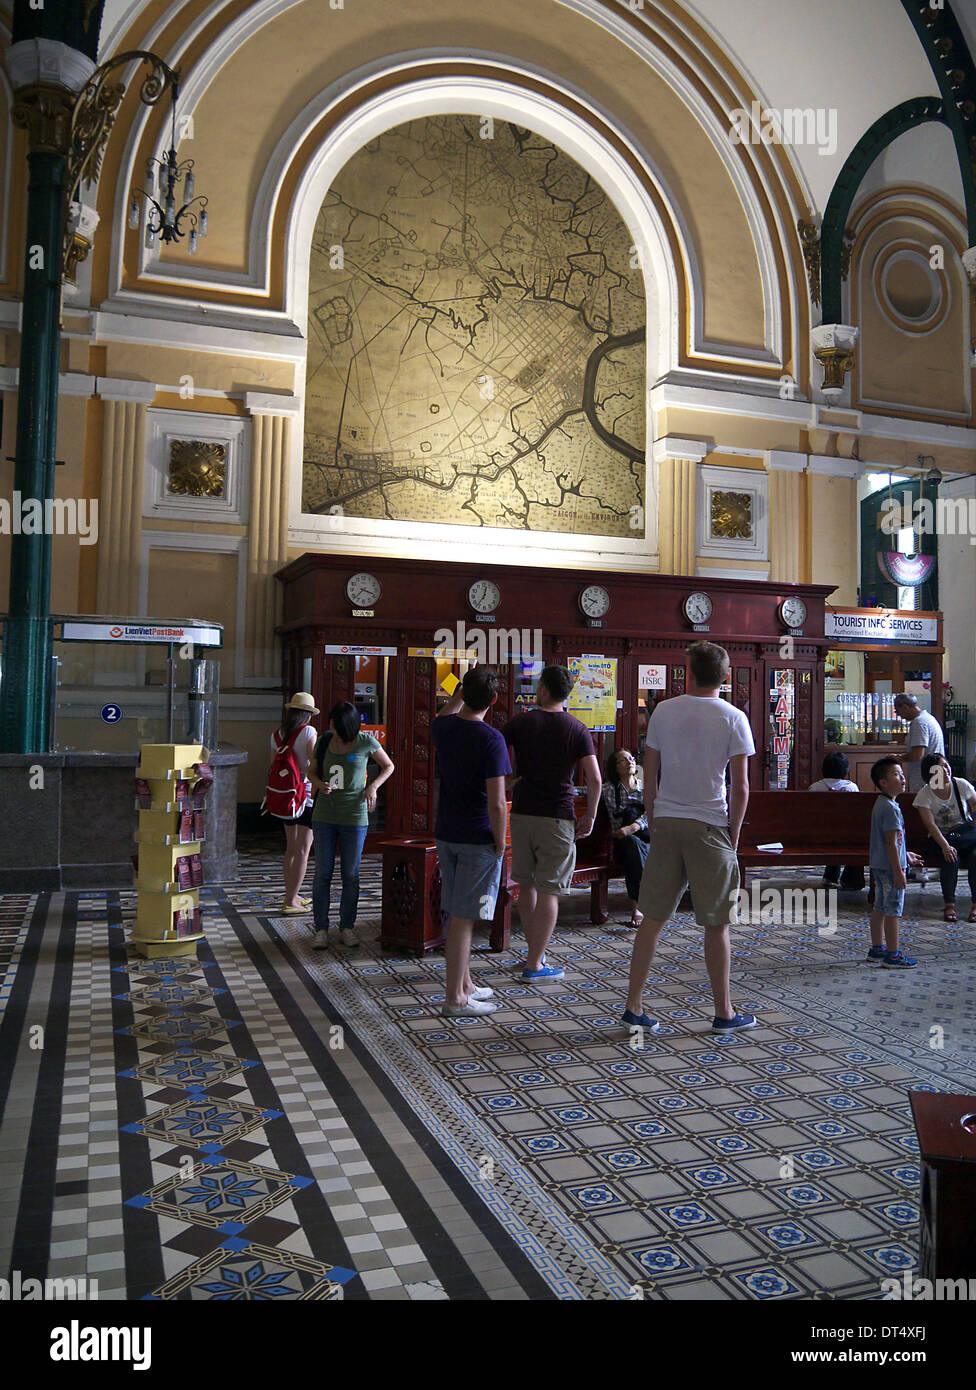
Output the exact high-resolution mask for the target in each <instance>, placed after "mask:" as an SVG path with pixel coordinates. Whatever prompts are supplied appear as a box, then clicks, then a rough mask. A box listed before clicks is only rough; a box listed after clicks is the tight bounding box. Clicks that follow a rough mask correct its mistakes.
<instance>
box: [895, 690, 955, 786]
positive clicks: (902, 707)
mask: <svg viewBox="0 0 976 1390" xmlns="http://www.w3.org/2000/svg"><path fill="white" fill-rule="evenodd" d="M895 714H897V716H898V718H899V719H907V720H908V721H909V729H908V738H907V740H906V742H907V743H908V753H907V754H906V755H905V757H904V759H903V760H902V761H903V763H904V767H905V776H906V777H907V778H908V790H909V791H910V792H917V791H921V789H922V759H923V758H925V757H928V756H929V755H931V756H932V757H933V758H941V757H942V755H943V754H944V753H945V739H944V738H943V736H942V727H941V725H940V724H939V721H938V720H937V719H933V717H932V715H931V714H929V713H928V712H927V711H926V710H924V709H922V707H921V705H920V704H919V703H918V701H917V700H916V698H915V696H914V695H908V694H905V693H904V692H902V693H901V694H899V695H896V696H895Z"/></svg>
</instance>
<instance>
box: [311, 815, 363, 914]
mask: <svg viewBox="0 0 976 1390" xmlns="http://www.w3.org/2000/svg"><path fill="white" fill-rule="evenodd" d="M368 829H369V827H368V826H366V825H323V824H322V823H321V822H318V821H316V822H313V824H312V835H313V838H314V841H315V879H314V881H313V883H312V913H313V915H314V919H315V930H316V931H328V929H329V903H330V899H331V896H332V871H333V869H334V868H335V852H336V843H338V845H339V865H340V872H341V874H342V896H341V898H340V899H339V926H340V927H354V926H355V924H356V912H357V910H358V908H359V863H360V860H361V859H362V857H363V844H364V843H365V840H366V831H367V830H368Z"/></svg>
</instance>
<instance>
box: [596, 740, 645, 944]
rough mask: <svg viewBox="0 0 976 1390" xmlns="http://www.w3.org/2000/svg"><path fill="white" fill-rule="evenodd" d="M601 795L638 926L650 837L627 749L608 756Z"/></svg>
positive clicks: (633, 923)
mask: <svg viewBox="0 0 976 1390" xmlns="http://www.w3.org/2000/svg"><path fill="white" fill-rule="evenodd" d="M601 796H602V797H603V804H604V805H605V806H606V808H607V815H608V816H609V817H610V825H611V826H612V828H613V857H614V859H615V861H616V862H617V863H618V864H619V865H620V867H621V868H622V869H623V871H624V878H625V880H626V883H627V897H628V898H629V899H630V925H631V926H632V927H639V926H640V924H641V922H642V921H643V920H644V919H643V916H642V914H641V913H640V912H639V911H638V909H637V894H638V892H639V891H640V881H641V874H642V873H643V872H644V860H645V859H646V858H647V850H648V846H649V844H650V839H651V837H650V833H649V832H648V829H647V817H646V816H645V814H644V805H643V800H642V797H643V792H642V789H641V784H640V779H639V777H638V775H637V763H636V762H635V760H634V755H633V754H632V753H628V752H627V749H626V748H615V749H614V750H613V752H612V753H611V754H610V756H609V757H608V758H607V761H606V764H605V766H604V773H603V790H602V792H601Z"/></svg>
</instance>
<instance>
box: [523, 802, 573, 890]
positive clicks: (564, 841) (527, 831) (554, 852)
mask: <svg viewBox="0 0 976 1390" xmlns="http://www.w3.org/2000/svg"><path fill="white" fill-rule="evenodd" d="M510 824H511V835H512V878H514V880H515V882H516V883H518V884H525V885H526V886H527V887H532V888H535V890H536V892H538V893H568V892H569V885H570V883H571V882H572V879H573V870H574V869H575V868H576V821H575V820H571V821H568V820H556V819H555V818H553V817H550V816H516V815H513V816H511V817H510Z"/></svg>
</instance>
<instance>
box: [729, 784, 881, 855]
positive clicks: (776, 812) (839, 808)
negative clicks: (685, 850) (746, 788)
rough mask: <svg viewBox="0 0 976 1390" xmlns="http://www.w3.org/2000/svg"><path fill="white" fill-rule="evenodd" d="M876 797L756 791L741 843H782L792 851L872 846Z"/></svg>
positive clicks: (743, 846) (749, 845)
mask: <svg viewBox="0 0 976 1390" xmlns="http://www.w3.org/2000/svg"><path fill="white" fill-rule="evenodd" d="M874 802H875V798H874V797H873V796H869V795H867V794H866V793H865V792H792V791H781V792H775V791H758V792H752V793H751V794H750V796H749V805H748V806H747V807H746V815H745V820H744V821H743V823H742V833H741V835H740V836H739V848H740V850H752V849H755V847H756V845H763V844H774V843H779V844H782V845H783V846H784V848H785V849H787V850H800V849H804V850H805V849H807V848H810V849H816V850H818V851H821V850H822V851H826V850H828V849H830V850H836V849H845V848H847V849H853V848H857V849H862V850H866V849H867V847H868V844H869V842H870V838H871V812H872V810H873V809H874Z"/></svg>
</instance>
